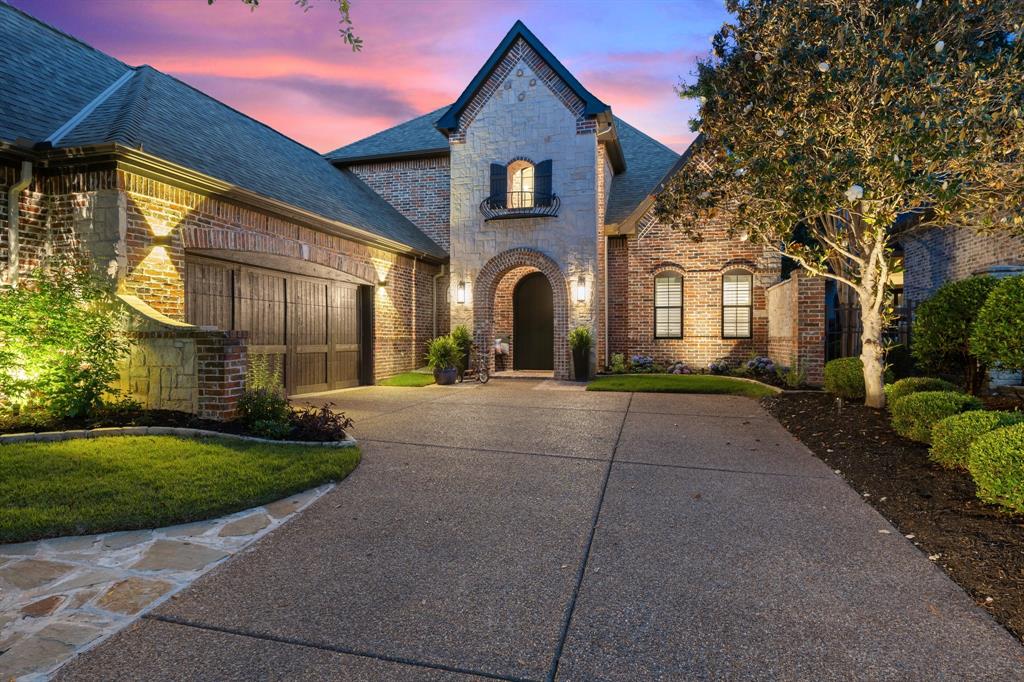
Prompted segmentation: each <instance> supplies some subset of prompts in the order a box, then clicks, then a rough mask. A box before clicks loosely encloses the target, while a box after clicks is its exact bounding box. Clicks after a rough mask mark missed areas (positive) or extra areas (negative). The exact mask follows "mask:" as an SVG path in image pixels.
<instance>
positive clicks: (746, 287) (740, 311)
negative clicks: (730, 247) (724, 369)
mask: <svg viewBox="0 0 1024 682" xmlns="http://www.w3.org/2000/svg"><path fill="white" fill-rule="evenodd" d="M753 290H754V276H753V275H751V274H750V273H749V272H748V271H746V270H729V271H728V272H726V273H725V274H724V275H722V338H723V339H749V338H750V337H751V335H752V334H751V330H752V327H753V317H754V291H753Z"/></svg>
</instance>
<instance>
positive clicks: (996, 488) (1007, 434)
mask: <svg viewBox="0 0 1024 682" xmlns="http://www.w3.org/2000/svg"><path fill="white" fill-rule="evenodd" d="M967 468H968V470H969V471H970V472H971V477H972V478H974V483H975V484H976V485H977V488H978V497H979V498H980V499H982V500H984V501H985V502H989V503H991V504H998V505H999V506H1001V507H1003V508H1005V509H1007V510H1009V511H1012V512H1016V513H1018V514H1020V513H1024V424H1014V425H1013V426H1004V427H1003V428H1001V429H996V430H995V431H989V432H988V433H985V434H982V435H981V436H978V438H977V439H976V440H975V441H974V443H972V444H971V447H970V451H969V454H968V456H967Z"/></svg>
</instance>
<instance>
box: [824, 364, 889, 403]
mask: <svg viewBox="0 0 1024 682" xmlns="http://www.w3.org/2000/svg"><path fill="white" fill-rule="evenodd" d="M885 381H892V372H891V371H889V370H888V369H886V370H885ZM825 390H826V391H828V392H829V393H831V394H832V395H837V396H839V397H840V398H845V399H847V400H864V394H865V390H866V389H865V388H864V363H863V362H861V360H860V358H836V359H835V360H829V361H828V362H826V363H825Z"/></svg>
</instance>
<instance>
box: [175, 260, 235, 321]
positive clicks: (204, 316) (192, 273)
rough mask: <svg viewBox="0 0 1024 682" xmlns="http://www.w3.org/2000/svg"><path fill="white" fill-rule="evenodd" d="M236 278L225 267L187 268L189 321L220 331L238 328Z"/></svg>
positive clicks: (187, 311)
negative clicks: (235, 304)
mask: <svg viewBox="0 0 1024 682" xmlns="http://www.w3.org/2000/svg"><path fill="white" fill-rule="evenodd" d="M235 275H236V272H235V270H234V269H233V268H231V267H230V266H228V265H225V264H222V263H207V262H201V263H189V264H188V265H187V266H186V268H185V320H186V321H187V322H188V323H189V324H194V325H198V326H202V327H217V328H218V329H233V328H234V299H235Z"/></svg>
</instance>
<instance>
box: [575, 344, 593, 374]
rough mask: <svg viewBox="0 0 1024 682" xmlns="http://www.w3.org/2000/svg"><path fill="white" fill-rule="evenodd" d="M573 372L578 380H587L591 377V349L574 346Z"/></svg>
mask: <svg viewBox="0 0 1024 682" xmlns="http://www.w3.org/2000/svg"><path fill="white" fill-rule="evenodd" d="M572 367H573V373H574V374H575V375H576V381H586V380H587V379H589V378H590V349H589V348H574V349H573V351H572Z"/></svg>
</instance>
